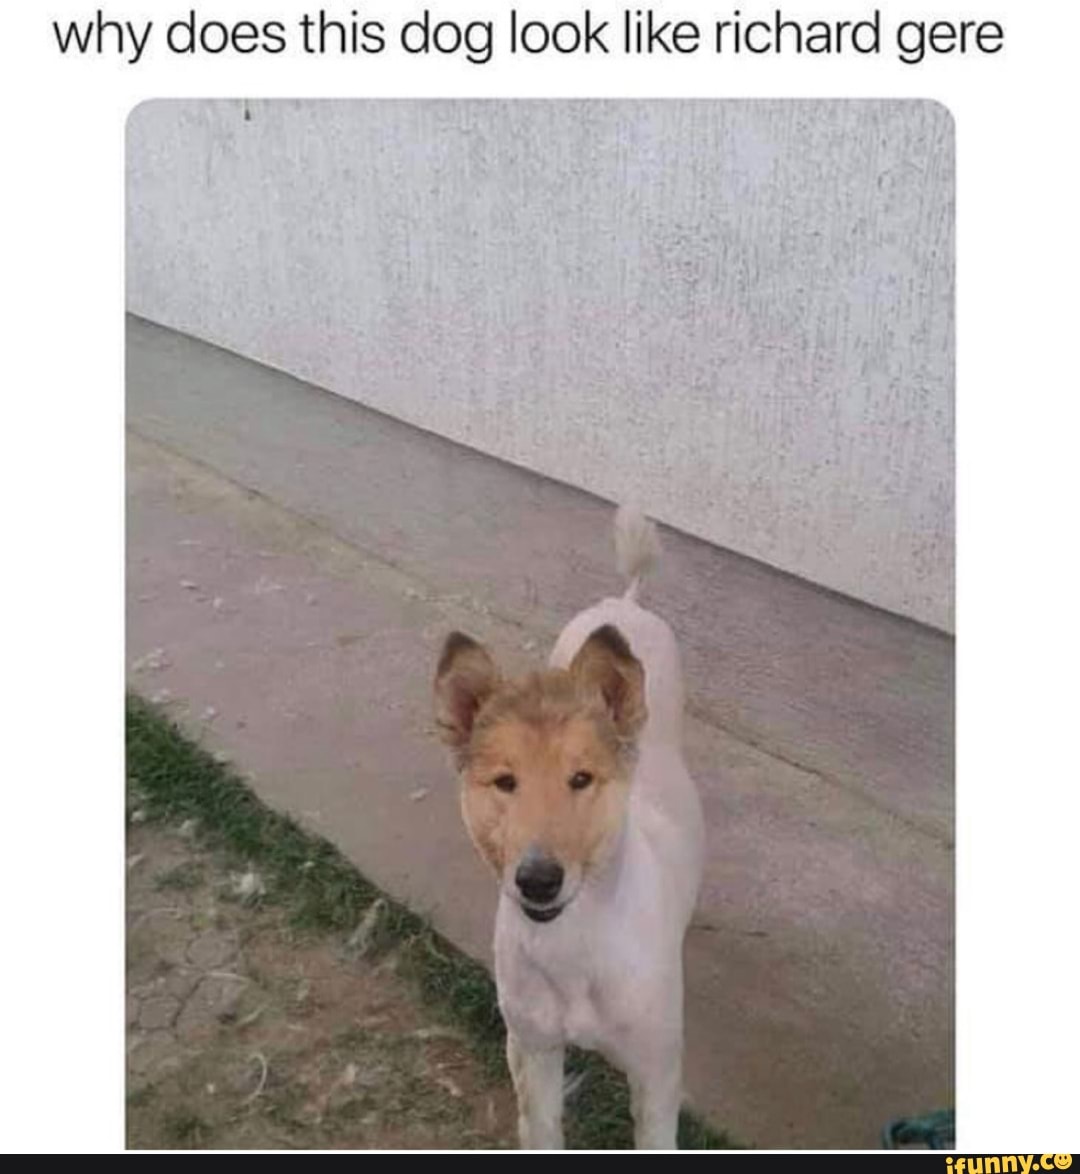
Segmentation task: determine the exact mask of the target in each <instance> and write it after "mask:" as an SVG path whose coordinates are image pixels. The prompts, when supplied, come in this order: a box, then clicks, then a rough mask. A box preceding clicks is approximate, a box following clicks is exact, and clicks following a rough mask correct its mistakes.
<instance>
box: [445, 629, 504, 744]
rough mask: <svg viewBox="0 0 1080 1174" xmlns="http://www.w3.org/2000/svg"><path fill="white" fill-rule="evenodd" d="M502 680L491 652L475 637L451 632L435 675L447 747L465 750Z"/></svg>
mask: <svg viewBox="0 0 1080 1174" xmlns="http://www.w3.org/2000/svg"><path fill="white" fill-rule="evenodd" d="M498 680H499V674H498V671H497V670H496V668H495V662H494V661H493V660H492V659H491V657H490V656H489V655H488V652H487V650H486V649H485V648H483V647H482V646H481V645H479V644H477V643H476V641H475V640H473V639H472V638H471V637H469V636H466V635H464V634H463V633H461V632H451V633H450V635H449V636H448V637H447V638H446V643H445V644H444V645H443V650H442V655H441V656H440V657H439V667H438V668H437V669H436V671H435V719H436V721H437V722H438V723H439V732H440V733H441V735H442V739H443V741H444V742H446V743H447V745H449V746H452V747H453V748H454V749H455V750H457V751H459V752H460V751H462V750H464V748H465V746H466V745H467V744H468V741H469V738H470V737H471V735H472V728H473V722H474V721H475V720H476V715H477V713H478V712H479V710H480V707H481V706H482V705H483V704H484V702H485V701H486V700H487V699H488V698H489V697H490V696H491V694H492V693H493V692H494V691H495V687H496V685H497V684H498Z"/></svg>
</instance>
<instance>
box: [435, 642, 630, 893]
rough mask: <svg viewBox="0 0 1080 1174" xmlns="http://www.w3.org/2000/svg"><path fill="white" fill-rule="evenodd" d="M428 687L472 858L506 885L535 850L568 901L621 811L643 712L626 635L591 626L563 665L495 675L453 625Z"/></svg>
mask: <svg viewBox="0 0 1080 1174" xmlns="http://www.w3.org/2000/svg"><path fill="white" fill-rule="evenodd" d="M435 696H436V713H437V716H438V720H439V724H440V727H441V729H442V732H443V737H444V739H445V740H446V741H447V742H448V743H449V744H450V745H451V746H452V747H453V749H454V751H455V757H456V761H457V765H458V768H459V771H460V774H461V781H462V793H461V804H462V812H463V814H464V818H465V824H466V827H467V828H468V830H469V834H470V836H471V837H472V839H473V842H474V843H475V845H476V847H477V849H478V851H479V852H480V854H481V856H483V858H484V859H485V860H486V861H487V862H488V863H489V864H490V865H491V867H492V868H493V869H494V870H495V871H496V873H497V874H498V875H499V876H500V878H501V879H502V880H503V883H504V886H506V887H508V888H509V887H510V886H511V885H512V879H511V878H512V877H513V873H514V870H515V869H516V867H517V865H518V863H519V862H520V861H521V860H522V858H523V857H524V856H525V854H526V853H527V852H537V851H539V852H542V853H543V854H545V855H547V856H550V857H552V858H554V859H555V860H557V861H558V863H559V864H560V865H561V866H562V868H563V869H564V870H565V873H566V883H565V886H564V889H565V894H566V899H571V898H572V896H573V894H574V892H576V889H577V887H578V886H579V885H580V883H581V881H582V879H583V878H584V877H585V876H586V875H587V874H588V873H589V872H590V871H592V870H594V869H596V868H598V867H600V866H601V865H602V864H603V862H604V861H605V860H606V858H607V856H608V855H609V853H610V851H611V849H612V848H613V846H614V844H615V843H616V842H617V839H618V835H619V832H620V830H621V828H622V825H623V820H624V817H625V811H626V801H627V794H628V787H629V775H630V767H631V761H632V754H633V743H634V736H635V735H636V734H637V732H638V730H639V729H640V727H641V725H642V723H643V722H644V719H645V709H644V675H643V672H642V669H641V665H640V664H639V662H638V661H637V660H636V659H635V658H634V657H633V656H632V655H631V654H630V651H629V648H628V647H627V646H626V644H625V641H623V640H622V637H621V636H619V634H618V633H617V632H615V631H614V629H611V628H604V629H600V630H599V631H598V632H597V633H594V634H593V636H591V637H590V638H589V640H588V641H586V643H585V645H584V646H583V647H582V649H581V651H580V652H579V653H578V655H577V656H576V657H575V658H574V661H573V663H572V664H571V666H570V668H569V669H568V670H561V669H550V670H547V671H545V672H539V673H533V674H531V675H530V676H528V677H526V678H525V679H524V680H520V681H513V682H503V681H501V680H500V679H499V676H498V673H497V671H496V669H495V665H494V663H493V661H492V660H491V658H490V657H489V656H488V654H487V653H486V652H485V651H484V649H482V648H481V647H480V646H479V645H477V644H475V643H474V642H473V641H471V640H469V639H468V637H464V636H460V635H459V634H457V633H455V634H454V635H452V636H451V637H450V638H449V639H448V640H447V643H446V646H445V648H444V651H443V656H442V658H441V660H440V663H439V671H438V674H437V677H436V683H435ZM583 776H588V781H587V782H586V783H584V785H582V779H583ZM507 780H512V781H513V785H512V789H510V788H509V784H508V782H507ZM572 780H576V782H577V785H576V786H575V785H574V783H573V782H572Z"/></svg>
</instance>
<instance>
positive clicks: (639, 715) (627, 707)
mask: <svg viewBox="0 0 1080 1174" xmlns="http://www.w3.org/2000/svg"><path fill="white" fill-rule="evenodd" d="M570 674H571V676H573V677H574V679H575V680H576V681H577V682H578V683H579V684H580V685H582V686H583V687H584V688H585V689H586V690H590V691H596V692H599V694H600V696H601V697H603V699H604V704H605V706H606V707H607V711H608V713H609V714H610V715H611V720H612V721H613V722H614V723H615V729H616V730H617V731H618V732H619V735H620V736H621V737H623V738H632V737H633V736H634V735H635V734H637V732H638V731H639V730H640V729H641V727H642V726H643V725H644V724H645V717H646V715H647V711H646V708H645V670H644V669H643V668H642V667H641V661H639V660H638V658H637V657H636V656H635V655H634V654H633V653H632V652H631V651H630V646H629V644H627V643H626V640H625V639H624V638H623V636H622V634H621V633H620V632H619V631H618V629H616V628H613V627H612V626H611V625H610V624H605V625H604V626H603V627H602V628H597V629H596V631H595V632H593V634H592V635H591V636H590V637H589V638H588V640H586V641H585V643H584V644H583V645H582V646H581V648H580V649H578V653H577V655H576V656H575V657H574V659H573V660H572V661H571V662H570Z"/></svg>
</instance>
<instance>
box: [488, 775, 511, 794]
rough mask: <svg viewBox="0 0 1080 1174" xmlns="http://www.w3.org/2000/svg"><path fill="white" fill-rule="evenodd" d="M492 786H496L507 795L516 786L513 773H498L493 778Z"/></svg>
mask: <svg viewBox="0 0 1080 1174" xmlns="http://www.w3.org/2000/svg"><path fill="white" fill-rule="evenodd" d="M494 786H496V787H498V788H499V790H500V791H505V792H506V793H507V794H508V795H509V793H510V792H511V791H513V790H514V789H515V788H516V787H517V779H515V778H514V776H513V775H499V777H498V778H497V779H495V780H494Z"/></svg>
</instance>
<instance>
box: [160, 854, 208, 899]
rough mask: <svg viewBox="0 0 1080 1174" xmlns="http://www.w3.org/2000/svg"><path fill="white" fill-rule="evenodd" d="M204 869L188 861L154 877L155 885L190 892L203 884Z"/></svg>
mask: <svg viewBox="0 0 1080 1174" xmlns="http://www.w3.org/2000/svg"><path fill="white" fill-rule="evenodd" d="M202 879H203V873H202V869H201V868H200V867H199V866H198V865H197V864H195V863H193V862H191V861H188V862H186V863H184V864H178V865H177V866H176V867H175V868H170V869H169V871H168V872H163V873H162V874H161V875H160V876H158V877H155V878H154V887H155V888H157V889H173V890H175V891H179V892H189V891H190V890H191V889H197V888H198V887H199V885H201V884H202Z"/></svg>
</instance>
